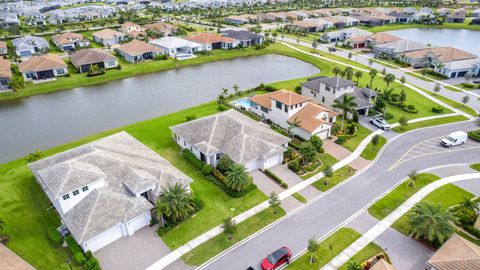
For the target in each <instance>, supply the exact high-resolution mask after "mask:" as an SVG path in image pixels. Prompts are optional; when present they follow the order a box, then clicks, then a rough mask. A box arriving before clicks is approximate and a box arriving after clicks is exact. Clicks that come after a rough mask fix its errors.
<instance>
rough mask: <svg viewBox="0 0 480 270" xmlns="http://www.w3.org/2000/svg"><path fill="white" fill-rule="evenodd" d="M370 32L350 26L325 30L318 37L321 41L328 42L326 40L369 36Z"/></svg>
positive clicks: (335, 40) (343, 39)
mask: <svg viewBox="0 0 480 270" xmlns="http://www.w3.org/2000/svg"><path fill="white" fill-rule="evenodd" d="M371 34H372V33H371V32H368V31H367V30H363V29H360V28H357V27H352V28H347V29H342V30H337V31H332V32H327V33H325V34H322V36H321V37H320V39H321V40H322V41H323V42H327V43H328V42H337V41H345V40H346V39H348V38H351V37H366V36H370V35H371Z"/></svg>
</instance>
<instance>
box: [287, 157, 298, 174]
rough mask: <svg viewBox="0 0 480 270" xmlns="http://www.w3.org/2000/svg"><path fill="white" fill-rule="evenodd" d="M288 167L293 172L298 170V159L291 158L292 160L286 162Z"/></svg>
mask: <svg viewBox="0 0 480 270" xmlns="http://www.w3.org/2000/svg"><path fill="white" fill-rule="evenodd" d="M288 168H289V169H290V170H292V171H293V172H294V173H297V172H299V171H300V162H299V161H298V159H295V160H293V161H292V162H290V163H288Z"/></svg>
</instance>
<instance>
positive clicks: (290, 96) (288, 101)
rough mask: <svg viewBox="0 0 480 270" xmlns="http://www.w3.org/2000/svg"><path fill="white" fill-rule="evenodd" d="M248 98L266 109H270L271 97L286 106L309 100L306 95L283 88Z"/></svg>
mask: <svg viewBox="0 0 480 270" xmlns="http://www.w3.org/2000/svg"><path fill="white" fill-rule="evenodd" d="M249 99H250V100H251V101H253V102H255V103H257V104H259V105H260V106H262V107H265V108H268V109H271V100H272V99H273V100H277V101H279V102H281V103H283V104H285V105H288V106H291V105H295V104H299V103H302V102H305V101H309V100H310V99H309V98H307V97H304V96H302V95H299V94H297V93H295V92H292V91H288V90H284V89H282V90H278V91H275V92H271V93H266V94H262V95H256V96H253V97H250V98H249Z"/></svg>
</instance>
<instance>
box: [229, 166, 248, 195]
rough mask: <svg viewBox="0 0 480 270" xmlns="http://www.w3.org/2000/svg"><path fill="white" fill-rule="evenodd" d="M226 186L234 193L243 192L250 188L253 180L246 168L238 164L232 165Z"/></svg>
mask: <svg viewBox="0 0 480 270" xmlns="http://www.w3.org/2000/svg"><path fill="white" fill-rule="evenodd" d="M225 184H226V185H227V187H229V188H231V189H232V190H234V191H242V190H244V189H246V188H247V187H248V186H250V184H251V180H250V177H248V174H247V171H246V170H245V166H243V165H241V164H237V163H234V164H232V166H230V171H228V172H227V175H226V178H225Z"/></svg>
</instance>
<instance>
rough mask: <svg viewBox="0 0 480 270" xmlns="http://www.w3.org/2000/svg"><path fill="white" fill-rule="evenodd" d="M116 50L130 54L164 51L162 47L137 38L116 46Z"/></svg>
mask: <svg viewBox="0 0 480 270" xmlns="http://www.w3.org/2000/svg"><path fill="white" fill-rule="evenodd" d="M115 50H119V51H122V52H124V53H126V54H129V55H140V54H144V53H148V52H157V53H160V52H162V51H163V50H162V49H160V48H159V47H157V46H153V45H151V44H148V43H146V42H144V41H140V40H136V39H134V40H132V41H130V42H128V43H125V44H122V45H120V46H119V47H117V48H115Z"/></svg>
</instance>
